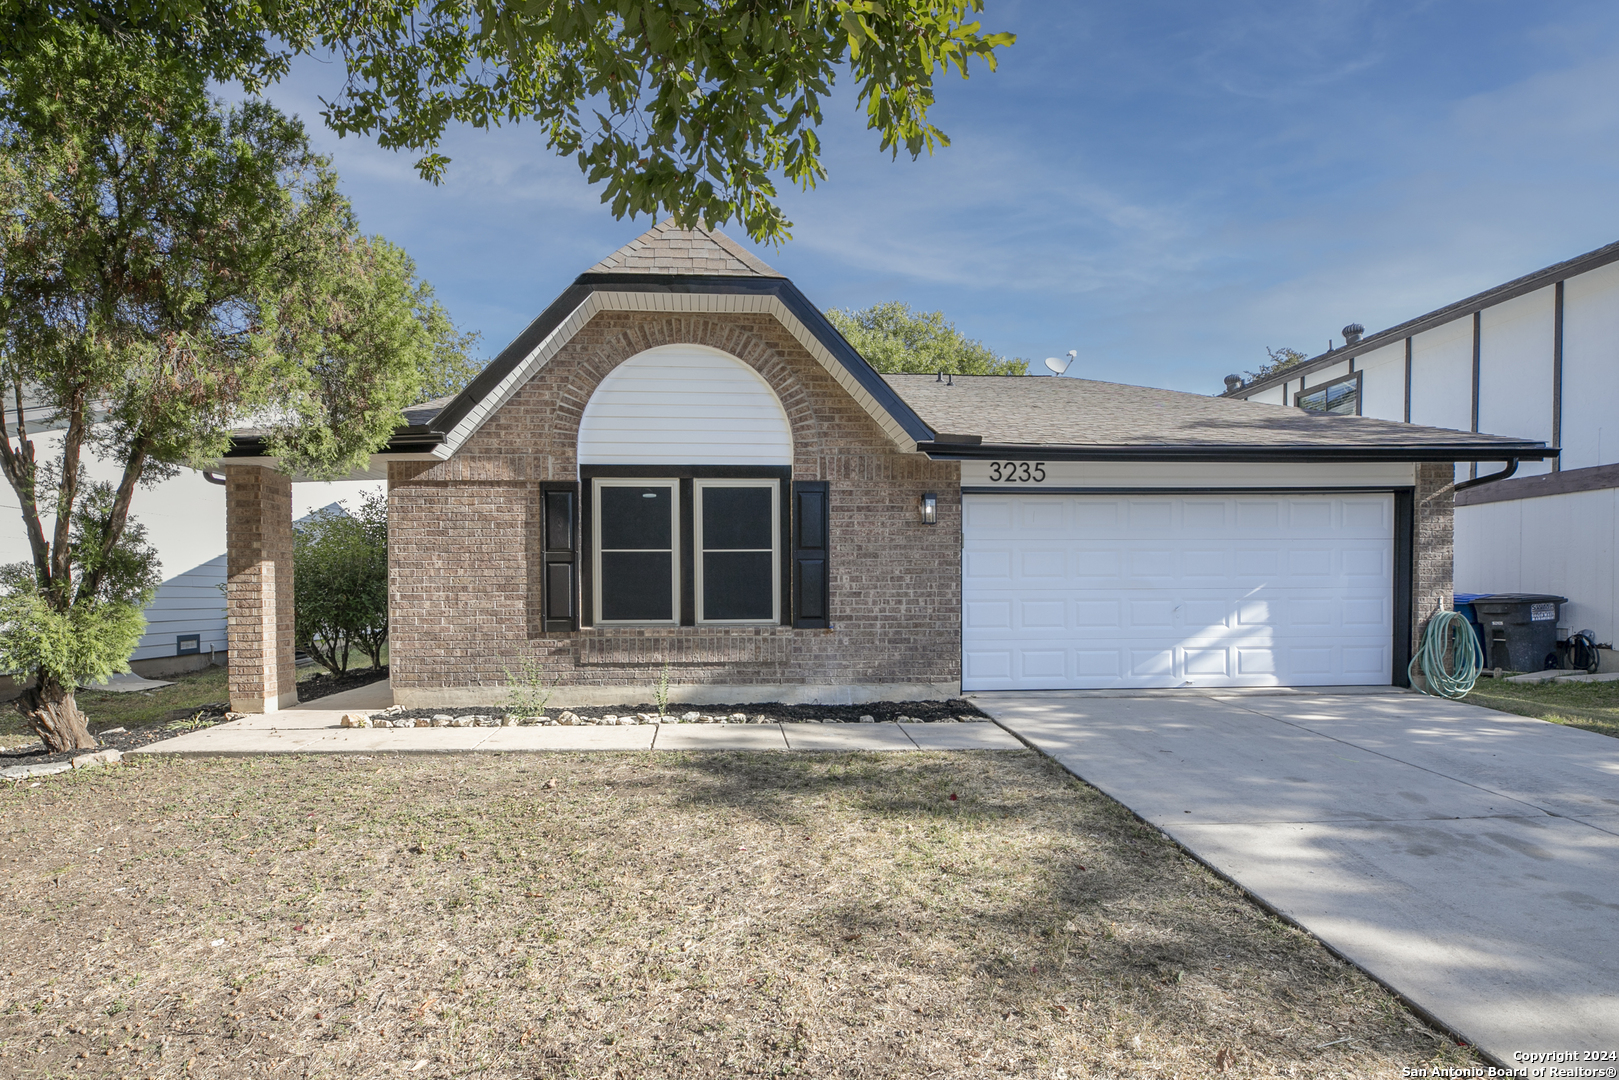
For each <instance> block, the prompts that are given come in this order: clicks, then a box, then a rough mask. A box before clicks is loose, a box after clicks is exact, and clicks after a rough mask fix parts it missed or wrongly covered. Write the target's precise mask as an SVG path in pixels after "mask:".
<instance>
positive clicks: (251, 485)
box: [224, 465, 298, 713]
mask: <svg viewBox="0 0 1619 1080" xmlns="http://www.w3.org/2000/svg"><path fill="white" fill-rule="evenodd" d="M224 472H225V481H226V486H225V548H226V569H227V572H228V574H229V579H230V584H229V586H228V593H227V599H226V608H227V613H228V615H229V625H230V631H229V634H230V638H229V640H230V707H231V709H232V711H234V712H243V713H267V712H275V711H276V710H277V709H284V708H286V707H288V706H290V705H296V704H297V703H298V684H297V676H296V674H295V669H294V666H293V641H292V637H293V610H292V479H291V477H289V476H287V475H285V474H284V473H279V472H276V471H275V470H274V469H266V468H262V467H260V466H258V465H226V466H225V470H224Z"/></svg>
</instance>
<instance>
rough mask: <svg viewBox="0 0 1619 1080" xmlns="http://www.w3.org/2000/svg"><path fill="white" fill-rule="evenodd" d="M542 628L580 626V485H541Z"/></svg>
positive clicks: (576, 627)
mask: <svg viewBox="0 0 1619 1080" xmlns="http://www.w3.org/2000/svg"><path fill="white" fill-rule="evenodd" d="M540 529H541V539H540V544H541V555H540V558H541V563H542V566H541V570H542V582H543V585H542V588H541V597H540V604H541V611H542V614H541V628H542V629H544V630H546V631H553V630H577V629H579V485H578V484H549V483H548V484H541V485H540Z"/></svg>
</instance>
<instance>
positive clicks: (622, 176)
mask: <svg viewBox="0 0 1619 1080" xmlns="http://www.w3.org/2000/svg"><path fill="white" fill-rule="evenodd" d="M983 6H984V5H983V0H882V2H879V0H433V2H431V3H427V4H416V3H406V2H405V0H322V2H320V3H315V2H313V0H292V2H287V3H280V2H273V3H268V4H264V5H262V6H259V5H256V4H254V3H253V2H252V0H240V2H236V0H102V2H101V3H98V4H96V5H95V6H94V8H93V9H91V8H88V7H83V8H81V7H72V8H60V7H50V6H46V5H44V4H40V3H29V2H25V0H0V38H5V39H6V40H7V41H8V43H9V44H8V45H6V46H0V66H3V65H6V64H9V63H12V62H16V58H19V57H26V56H28V55H30V54H31V50H32V49H33V48H34V47H36V46H37V45H38V44H39V43H40V42H42V41H43V42H49V41H50V40H52V39H53V37H54V36H56V35H59V34H61V33H64V32H65V31H64V29H63V28H64V27H71V26H72V25H74V24H76V23H79V24H81V25H82V24H90V23H92V22H93V24H94V25H96V26H98V27H105V26H116V27H118V28H119V29H120V31H122V32H124V33H127V34H129V35H131V37H133V38H140V39H144V40H150V41H153V42H154V43H156V44H157V45H159V46H161V48H162V49H163V50H166V51H168V52H169V53H172V54H174V55H180V56H183V57H185V58H186V59H187V62H188V63H190V64H191V65H192V66H193V67H194V69H195V70H198V71H200V72H203V73H205V74H207V75H208V76H211V77H213V78H219V79H240V80H243V81H244V82H246V83H247V84H248V85H249V86H250V87H252V86H258V85H262V84H263V83H265V82H266V81H272V80H274V79H276V78H279V77H280V76H281V74H283V73H284V72H285V70H286V67H287V62H288V52H289V50H290V51H294V52H312V51H320V52H323V53H325V52H330V53H335V54H336V55H337V56H338V57H340V58H341V59H342V61H343V63H344V66H345V71H346V80H345V84H344V87H343V90H342V91H341V93H339V94H338V95H337V96H335V97H334V98H333V99H331V100H330V101H325V102H323V104H324V106H325V110H324V112H323V113H322V115H323V117H324V118H325V119H326V122H327V123H328V124H329V125H330V126H331V127H332V129H333V130H335V131H337V132H339V133H340V134H368V135H372V136H375V137H376V139H377V141H378V143H379V144H380V145H382V146H384V147H387V148H390V149H398V150H409V151H413V152H416V153H418V154H419V155H420V156H419V158H418V159H417V162H416V167H417V170H418V172H419V173H420V174H421V175H422V176H423V177H425V178H427V179H429V180H432V181H435V182H436V181H438V180H441V179H442V178H443V177H444V175H445V172H446V170H447V169H448V168H449V167H450V164H451V163H450V160H449V158H447V157H446V156H445V155H444V154H443V153H442V152H440V149H439V146H440V143H441V141H442V139H443V137H444V134H445V132H446V130H448V129H449V127H450V126H451V125H457V124H466V125H470V126H472V127H478V128H484V127H491V126H495V125H499V124H504V123H534V124H537V125H538V130H539V132H540V134H541V137H542V138H543V139H544V140H545V143H546V145H547V146H548V147H549V148H550V149H552V150H554V151H555V152H557V153H559V154H562V155H565V156H571V157H573V158H574V159H575V161H576V162H577V163H578V165H579V168H580V170H581V171H582V172H583V173H584V174H585V176H586V177H587V178H589V179H590V180H591V181H592V182H593V183H595V182H599V183H602V184H603V190H602V202H603V203H605V204H607V205H609V206H610V207H611V208H612V210H613V213H614V214H616V215H618V216H624V215H626V214H628V215H635V214H641V213H646V214H651V215H653V216H654V217H661V216H662V215H664V214H665V213H668V214H672V215H673V216H674V218H675V219H676V221H678V222H679V223H680V224H681V225H682V226H685V227H690V226H691V225H693V224H696V223H697V222H699V221H707V222H709V223H710V224H713V225H723V224H725V223H727V222H729V221H733V220H735V221H739V222H741V223H742V224H743V226H744V227H745V228H746V229H747V230H748V233H749V234H750V235H751V236H752V237H753V238H754V239H755V240H759V241H770V242H773V243H778V244H779V243H780V242H782V241H783V240H785V239H787V238H788V236H789V235H790V234H789V229H790V226H791V223H790V222H788V221H787V220H786V218H785V217H784V216H783V215H782V212H781V209H780V207H778V206H777V205H776V203H775V198H776V188H775V183H774V180H773V179H772V178H773V177H775V176H782V177H785V178H786V179H787V180H788V181H789V182H791V183H793V184H796V185H798V186H800V187H802V188H808V187H812V186H814V185H815V183H816V182H818V181H819V180H821V179H823V178H824V177H825V176H826V171H825V167H824V165H823V164H822V161H821V157H820V147H819V143H818V141H816V140H814V138H813V134H814V129H815V128H817V127H819V126H820V124H821V121H822V113H821V109H820V101H821V100H822V99H823V98H825V97H826V96H827V95H829V94H830V93H831V92H832V87H833V85H834V83H835V81H836V79H837V78H838V77H839V76H840V75H845V76H847V77H849V78H852V79H854V80H855V82H856V84H857V86H858V94H857V101H858V103H859V104H860V106H861V107H863V108H864V110H865V112H866V122H867V126H868V128H870V129H871V130H873V131H875V132H877V134H878V136H879V143H880V146H881V148H882V149H883V150H886V151H889V152H890V154H891V155H895V156H897V155H898V153H899V152H900V149H901V148H903V149H904V150H905V152H906V153H908V154H909V155H911V156H912V157H916V156H919V155H920V154H921V153H922V152H923V151H924V150H925V151H927V152H929V153H931V152H932V151H933V150H934V148H935V147H938V146H948V145H949V144H950V141H949V139H948V138H947V137H946V136H945V134H944V132H942V131H940V130H939V129H938V128H936V127H935V126H934V125H933V124H932V123H931V122H929V120H928V113H929V110H930V109H931V108H932V106H933V102H934V96H933V79H934V77H935V75H936V74H941V73H944V72H947V71H954V72H956V73H957V74H959V75H961V76H962V77H963V78H966V77H967V75H968V72H969V68H970V66H971V64H972V62H973V61H974V60H982V61H983V62H984V63H985V64H987V65H988V67H989V69H990V70H992V71H993V70H994V69H995V66H996V60H997V57H996V52H997V50H999V49H1004V48H1007V47H1009V46H1011V45H1012V44H1013V43H1014V41H1015V40H1016V39H1015V37H1014V36H1013V35H1011V34H1007V33H989V34H986V33H984V32H983V30H982V28H981V26H980V24H979V23H978V21H977V20H976V19H975V18H974V16H975V15H976V14H977V13H979V12H981V11H982V10H983Z"/></svg>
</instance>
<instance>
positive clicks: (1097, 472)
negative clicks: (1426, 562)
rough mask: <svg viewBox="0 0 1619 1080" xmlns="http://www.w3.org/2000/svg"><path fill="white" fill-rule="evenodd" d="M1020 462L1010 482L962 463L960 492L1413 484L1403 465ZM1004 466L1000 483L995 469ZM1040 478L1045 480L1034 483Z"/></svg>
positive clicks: (1410, 469) (1410, 468) (977, 464)
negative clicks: (1026, 471) (1028, 468)
mask: <svg viewBox="0 0 1619 1080" xmlns="http://www.w3.org/2000/svg"><path fill="white" fill-rule="evenodd" d="M1024 464H1030V465H1033V464H1035V463H1034V462H1032V461H1031V462H1027V463H1025V462H1023V461H1018V462H1017V463H1016V465H1017V469H1016V470H1015V475H1013V476H1011V477H1008V476H1007V470H1006V469H1005V468H1004V463H1000V462H994V461H963V462H962V463H961V484H962V486H963V487H996V488H1001V487H1005V488H1013V487H1015V488H1019V489H1022V490H1028V491H1037V490H1039V489H1041V488H1155V487H1162V488H1203V487H1207V488H1250V487H1251V488H1331V487H1357V488H1396V487H1411V486H1413V485H1414V484H1415V483H1416V466H1415V465H1412V464H1409V463H1407V462H1367V463H1336V462H1328V463H1319V464H1307V463H1297V464H1295V463H1288V462H1277V463H1269V462H1233V463H1221V462H1212V461H1185V462H1182V461H1045V462H1040V463H1039V464H1040V465H1042V466H1043V468H1042V469H1040V470H1039V471H1038V472H1035V471H1031V472H1030V474H1029V475H1028V476H1027V477H1025V476H1024V474H1023V471H1022V466H1023V465H1024ZM996 465H1002V468H1001V469H1000V471H999V475H1000V479H997V478H996V470H995V469H994V466H996ZM1041 473H1043V474H1044V476H1045V479H1044V480H1038V479H1036V477H1037V476H1039V475H1040V474H1041Z"/></svg>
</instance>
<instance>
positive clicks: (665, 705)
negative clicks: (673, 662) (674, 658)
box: [652, 660, 669, 716]
mask: <svg viewBox="0 0 1619 1080" xmlns="http://www.w3.org/2000/svg"><path fill="white" fill-rule="evenodd" d="M652 698H653V700H654V701H656V702H657V703H658V715H659V716H667V715H668V714H669V662H668V661H667V660H665V661H664V662H663V674H662V675H659V676H658V682H657V685H655V686H653V688H652Z"/></svg>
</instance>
